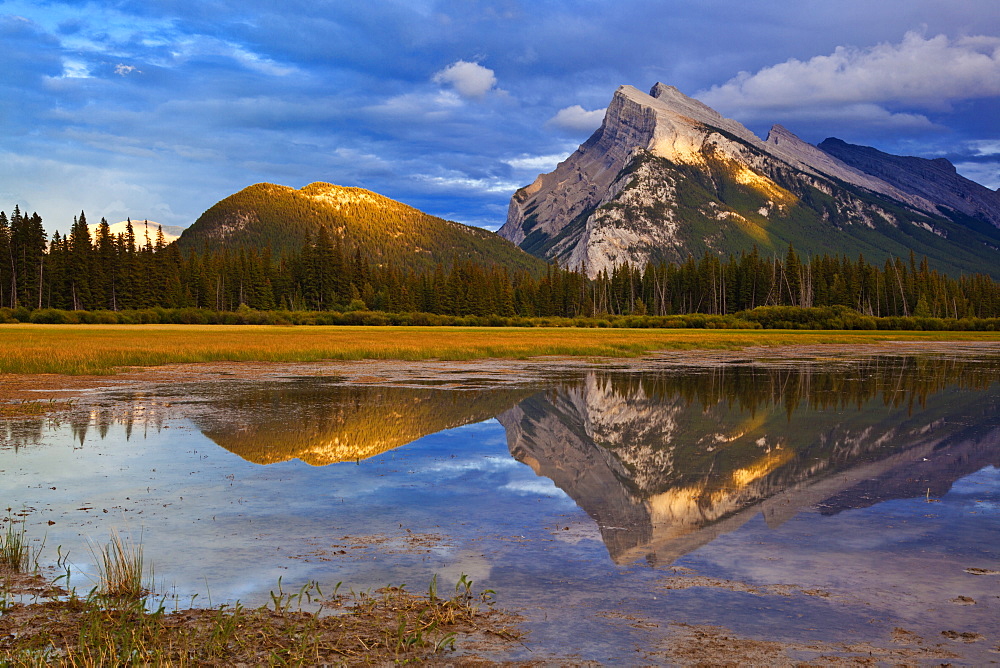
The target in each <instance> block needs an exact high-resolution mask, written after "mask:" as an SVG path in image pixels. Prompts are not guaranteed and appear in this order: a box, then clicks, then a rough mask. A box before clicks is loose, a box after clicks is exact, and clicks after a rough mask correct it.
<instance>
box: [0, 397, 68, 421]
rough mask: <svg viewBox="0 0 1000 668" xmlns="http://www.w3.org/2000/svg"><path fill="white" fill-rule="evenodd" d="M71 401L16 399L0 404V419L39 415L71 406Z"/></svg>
mask: <svg viewBox="0 0 1000 668" xmlns="http://www.w3.org/2000/svg"><path fill="white" fill-rule="evenodd" d="M72 403H73V402H71V401H55V400H54V399H53V400H49V401H18V402H13V403H9V404H0V419H2V418H30V417H40V416H42V415H46V414H48V413H53V412H56V411H59V410H63V409H65V408H69V407H71V406H72Z"/></svg>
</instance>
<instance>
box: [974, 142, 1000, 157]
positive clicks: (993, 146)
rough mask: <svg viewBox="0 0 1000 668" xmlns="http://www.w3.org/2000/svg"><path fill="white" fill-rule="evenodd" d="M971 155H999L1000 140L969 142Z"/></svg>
mask: <svg viewBox="0 0 1000 668" xmlns="http://www.w3.org/2000/svg"><path fill="white" fill-rule="evenodd" d="M969 148H971V149H972V153H973V155H981V156H986V155H1000V140H998V139H981V140H977V141H971V142H969Z"/></svg>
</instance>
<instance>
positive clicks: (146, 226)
mask: <svg viewBox="0 0 1000 668" xmlns="http://www.w3.org/2000/svg"><path fill="white" fill-rule="evenodd" d="M128 222H129V221H127V220H123V221H121V222H118V223H112V224H111V225H109V226H108V227H109V228H110V229H111V234H112V235H113V236H117V235H119V234H125V228H126V227H127V226H128ZM87 227H88V228H89V229H90V236H91V238H96V235H97V228H98V227H100V223H91V224H89V225H87ZM157 229H162V230H163V240H164V241H165V242H166V243H168V244H169V243H170V242H171V241H176V240H177V239H178V238H180V236H181V233H182V232H183V231H184V228H183V227H181V226H180V225H160V223H155V222H153V221H151V220H133V221H132V232H133V233H134V234H135V243H136V245H138V246H145V245H146V235H147V234H148V235H149V242H150V243H152V244H155V243H156V232H157Z"/></svg>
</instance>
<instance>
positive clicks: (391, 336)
mask: <svg viewBox="0 0 1000 668" xmlns="http://www.w3.org/2000/svg"><path fill="white" fill-rule="evenodd" d="M887 341H910V342H942V341H979V342H1000V332H941V331H917V332H907V331H828V330H824V331H808V330H745V329H740V330H705V329H676V330H674V329H614V328H607V329H604V328H601V329H597V328H563V327H553V328H547V327H526V328H516V327H510V328H494V327H392V326H389V327H364V326H361V327H339V326H309V327H294V326H256V325H233V326H227V327H218V326H212V325H93V324H91V325H58V326H52V325H34V324H6V325H2V326H0V373H5V374H69V375H109V374H114V373H115V372H117V371H120V370H122V369H125V368H128V367H148V366H159V365H165V364H174V363H192V362H226V361H246V362H315V361H319V360H362V359H383V360H385V359H389V360H402V361H406V360H427V359H441V360H474V359H487V358H496V359H526V358H530V357H539V356H572V357H587V358H589V357H618V358H625V357H639V356H642V355H646V354H649V353H652V352H655V351H660V350H696V349H701V350H720V349H724V350H738V349H742V348H746V347H749V346H789V345H821V344H840V345H858V346H864V345H870V344H877V343H884V342H887Z"/></svg>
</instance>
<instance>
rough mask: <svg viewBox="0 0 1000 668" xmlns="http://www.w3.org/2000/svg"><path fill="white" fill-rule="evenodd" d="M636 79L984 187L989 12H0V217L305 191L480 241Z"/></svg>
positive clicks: (647, 1)
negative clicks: (324, 190)
mask: <svg viewBox="0 0 1000 668" xmlns="http://www.w3.org/2000/svg"><path fill="white" fill-rule="evenodd" d="M657 81H660V82H663V83H665V84H669V85H674V86H676V87H677V88H679V89H680V90H681V91H682V92H684V93H686V94H688V95H691V96H693V97H697V98H698V99H700V100H702V101H703V102H705V103H706V104H709V105H710V106H712V107H714V108H716V109H717V110H719V111H720V112H721V113H723V114H724V115H726V116H729V117H731V118H735V119H737V120H739V121H741V122H743V123H744V124H745V125H747V126H748V127H749V128H750V129H751V130H753V131H754V132H756V133H757V134H758V135H760V136H762V137H764V136H766V134H767V130H768V128H769V127H770V126H771V125H772V124H774V123H781V124H782V125H784V126H785V127H787V128H788V129H789V130H791V131H792V132H794V133H795V134H797V135H799V136H800V137H801V138H802V139H804V140H806V141H809V142H812V143H817V142H820V141H822V140H823V139H825V138H826V137H830V136H835V137H839V138H841V139H843V140H845V141H848V142H851V143H858V144H865V145H869V146H875V147H877V148H879V149H881V150H884V151H888V152H891V153H897V154H904V155H918V156H923V157H931V158H936V157H942V156H943V157H947V158H948V159H950V160H951V161H952V162H954V163H955V164H956V165H957V167H958V169H959V172H960V173H962V174H963V175H965V176H967V177H968V178H971V179H973V180H976V181H978V182H980V183H982V184H983V185H986V186H988V187H990V188H994V189H995V188H998V187H1000V9H998V5H997V0H949V2H947V3H945V2H941V0H880V1H879V2H872V1H871V0H822V1H820V0H756V1H755V2H745V0H618V1H617V2H613V3H612V2H606V1H603V0H551V1H549V0H533V1H532V2H526V1H522V0H441V1H435V0H367V1H365V2H360V1H353V0H280V1H279V0H199V1H198V2H194V1H188V2H180V1H170V0H115V1H111V0H107V1H103V2H79V1H77V0H63V1H59V0H0V129H2V132H0V209H3V210H6V211H7V212H8V213H9V212H10V210H11V209H13V207H14V205H15V204H16V205H19V206H20V207H21V209H22V210H25V211H31V212H38V213H39V215H41V216H42V218H43V220H44V221H45V225H46V227H47V228H48V229H49V230H53V229H59V230H66V229H68V228H69V226H70V225H71V224H72V221H73V217H74V216H75V215H78V214H79V212H80V211H84V212H86V215H87V219H88V221H89V222H91V223H93V222H96V221H98V220H100V218H102V217H105V218H107V219H108V221H109V222H111V223H114V222H117V221H119V220H124V219H125V218H126V217H131V218H132V219H139V220H142V219H148V220H154V221H157V222H159V223H162V224H164V225H180V226H187V225H190V224H191V223H193V222H194V221H195V220H196V219H197V218H198V216H199V215H200V214H201V213H202V212H203V211H205V210H206V209H207V208H209V207H210V206H212V205H213V204H214V203H215V202H217V201H219V200H220V199H223V198H224V197H227V196H228V195H230V194H232V193H234V192H237V191H239V190H241V189H242V188H245V187H246V186H249V185H251V184H254V183H259V182H264V181H266V182H271V183H278V184H282V185H286V186H292V187H294V188H301V187H303V186H305V185H307V184H309V183H312V182H314V181H326V182H330V183H335V184H338V185H344V186H359V187H363V188H368V189H370V190H374V191H376V192H379V193H381V194H383V195H386V196H388V197H391V198H393V199H397V200H399V201H402V202H404V203H406V204H410V205H412V206H415V207H417V208H419V209H422V210H424V211H426V212H428V213H431V214H434V215H437V216H441V217H443V218H447V219H450V220H456V221H459V222H462V223H467V224H470V225H477V226H481V227H485V228H488V229H493V230H495V229H497V228H499V226H500V225H502V224H503V222H504V220H505V218H506V212H507V205H508V202H509V200H510V196H511V195H512V194H513V192H514V191H515V190H516V189H517V188H519V187H521V186H523V185H526V184H528V183H530V182H531V181H533V180H534V178H535V177H536V176H537V175H538V174H539V173H542V172H547V171H551V170H552V169H553V168H554V167H555V165H556V163H557V162H558V161H559V160H561V159H563V158H565V157H566V156H567V155H569V154H570V153H571V152H572V151H573V150H575V149H576V147H577V146H578V145H579V144H580V143H581V142H583V141H585V140H586V138H587V137H588V136H589V135H590V134H591V133H592V132H593V131H594V130H596V129H597V128H598V127H599V126H600V123H601V119H602V118H603V112H604V109H605V107H606V106H607V104H608V102H609V101H610V99H611V97H612V95H613V94H614V91H615V89H616V88H617V87H618V86H619V85H622V84H631V85H634V86H636V87H637V88H640V89H641V90H648V89H649V88H650V87H652V85H653V84H655V83H656V82H657Z"/></svg>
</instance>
